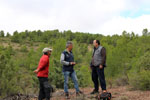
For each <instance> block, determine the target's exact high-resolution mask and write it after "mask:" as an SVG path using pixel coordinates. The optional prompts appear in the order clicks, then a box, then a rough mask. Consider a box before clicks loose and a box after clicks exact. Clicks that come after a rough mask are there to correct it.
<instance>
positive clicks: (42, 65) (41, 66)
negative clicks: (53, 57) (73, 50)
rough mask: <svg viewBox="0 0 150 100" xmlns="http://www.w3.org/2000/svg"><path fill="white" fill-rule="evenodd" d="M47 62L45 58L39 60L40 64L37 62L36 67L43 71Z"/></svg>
mask: <svg viewBox="0 0 150 100" xmlns="http://www.w3.org/2000/svg"><path fill="white" fill-rule="evenodd" d="M48 60H49V59H47V58H45V59H44V58H41V59H40V62H39V66H38V69H40V70H41V69H43V68H44V67H45V66H46V65H47V64H48Z"/></svg>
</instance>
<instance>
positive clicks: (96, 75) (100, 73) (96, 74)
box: [92, 66, 106, 91]
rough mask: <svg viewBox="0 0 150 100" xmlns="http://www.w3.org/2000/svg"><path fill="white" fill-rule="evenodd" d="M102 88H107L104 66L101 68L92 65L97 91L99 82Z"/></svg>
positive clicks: (93, 79)
mask: <svg viewBox="0 0 150 100" xmlns="http://www.w3.org/2000/svg"><path fill="white" fill-rule="evenodd" d="M98 79H99V81H100V85H101V88H102V90H106V81H105V75H104V68H102V69H100V68H99V67H98V66H97V67H96V66H93V67H92V81H93V83H94V88H95V90H96V91H98V90H99V82H98Z"/></svg>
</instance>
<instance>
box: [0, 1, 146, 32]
mask: <svg viewBox="0 0 150 100" xmlns="http://www.w3.org/2000/svg"><path fill="white" fill-rule="evenodd" d="M148 2H149V1H148V0H144V1H143V2H141V0H137V1H136V3H135V2H133V0H44V1H43V0H21V1H18V0H13V1H12V0H5V1H0V13H1V16H0V22H1V23H0V29H2V30H4V31H6V32H7V31H9V32H11V33H12V32H13V31H15V30H18V31H24V30H26V29H27V30H38V29H40V30H52V29H59V30H61V31H63V30H72V31H74V32H75V31H80V32H90V33H101V34H105V35H108V34H109V35H112V34H116V33H117V34H121V32H122V31H123V30H127V31H131V30H133V31H135V32H138V33H140V32H141V28H143V27H148V26H147V25H149V24H147V23H149V22H148V20H147V21H145V19H144V18H145V17H144V15H142V16H136V18H132V16H129V15H127V14H125V12H129V13H130V14H132V13H133V12H138V10H136V9H139V8H142V6H143V5H146V4H147V3H148ZM141 4H142V6H140V5H141ZM143 9H144V8H143ZM146 9H147V10H148V9H149V7H146ZM133 14H134V13H133ZM128 16H129V17H128ZM145 16H149V15H145ZM137 17H138V18H137ZM137 19H139V21H141V22H140V23H142V25H141V24H139V26H138V27H139V28H138V29H140V30H138V29H137V28H136V27H133V26H134V24H135V23H137V22H136V21H135V20H137ZM131 25H132V26H131ZM128 26H130V28H129V27H128ZM131 28H132V29H131Z"/></svg>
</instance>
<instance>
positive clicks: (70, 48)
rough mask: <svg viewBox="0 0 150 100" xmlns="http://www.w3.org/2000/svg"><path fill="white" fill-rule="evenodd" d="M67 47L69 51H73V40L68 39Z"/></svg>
mask: <svg viewBox="0 0 150 100" xmlns="http://www.w3.org/2000/svg"><path fill="white" fill-rule="evenodd" d="M66 48H67V49H68V50H69V51H71V50H72V48H73V43H72V42H71V41H68V42H67V43H66Z"/></svg>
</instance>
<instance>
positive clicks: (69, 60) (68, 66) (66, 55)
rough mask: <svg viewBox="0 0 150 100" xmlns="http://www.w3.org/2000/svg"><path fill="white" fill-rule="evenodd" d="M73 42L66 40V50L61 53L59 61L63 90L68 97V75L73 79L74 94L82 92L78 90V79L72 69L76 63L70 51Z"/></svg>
mask: <svg viewBox="0 0 150 100" xmlns="http://www.w3.org/2000/svg"><path fill="white" fill-rule="evenodd" d="M72 48H73V44H72V42H71V41H68V42H67V44H66V50H64V51H63V52H62V54H61V58H60V62H61V64H62V65H63V75H64V92H65V96H66V98H69V92H68V78H69V76H70V77H71V79H72V80H73V83H74V87H75V89H76V95H80V94H82V92H81V91H80V90H79V86H78V81H77V76H76V72H75V71H74V68H73V67H74V65H76V62H75V61H74V56H73V53H72Z"/></svg>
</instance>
